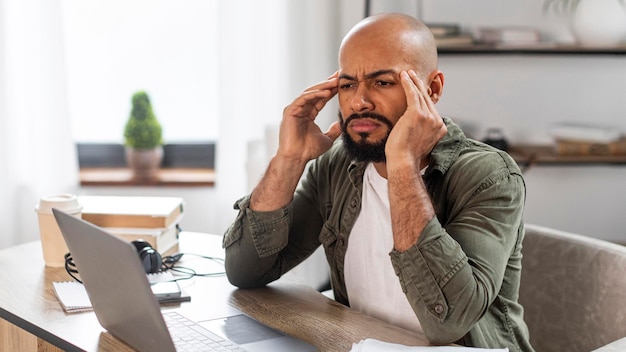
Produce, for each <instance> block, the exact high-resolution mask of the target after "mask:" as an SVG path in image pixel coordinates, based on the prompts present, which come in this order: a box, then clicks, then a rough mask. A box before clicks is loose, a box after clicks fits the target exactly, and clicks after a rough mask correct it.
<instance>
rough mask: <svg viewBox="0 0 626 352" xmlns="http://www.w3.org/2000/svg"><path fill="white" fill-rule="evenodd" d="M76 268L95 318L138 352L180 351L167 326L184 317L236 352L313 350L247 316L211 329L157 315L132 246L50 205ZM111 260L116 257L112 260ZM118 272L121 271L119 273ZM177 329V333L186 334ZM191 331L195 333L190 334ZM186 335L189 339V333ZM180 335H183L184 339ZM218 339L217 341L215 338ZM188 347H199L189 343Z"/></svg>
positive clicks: (224, 320) (207, 337) (157, 308)
mask: <svg viewBox="0 0 626 352" xmlns="http://www.w3.org/2000/svg"><path fill="white" fill-rule="evenodd" d="M52 212H53V213H54V217H55V219H56V221H57V223H58V225H59V228H60V229H61V233H62V234H63V237H64V238H65V242H66V244H67V246H68V248H69V250H70V253H72V257H73V258H74V262H75V263H76V267H77V269H78V270H79V272H80V276H81V280H82V281H83V284H84V286H85V289H86V291H87V294H88V296H89V300H90V301H91V304H92V307H93V310H94V312H95V314H96V317H97V319H98V321H99V323H100V325H102V327H104V328H105V329H106V330H107V331H108V332H109V333H111V334H112V335H114V336H115V337H117V338H119V339H120V340H122V341H124V342H126V343H127V344H128V345H130V346H132V347H133V348H135V349H136V350H138V351H150V352H152V351H181V350H183V347H182V345H180V346H179V341H182V340H183V339H181V338H179V337H178V336H177V334H178V333H179V332H178V331H176V332H174V331H173V329H171V328H170V329H168V324H174V323H175V322H177V321H181V320H182V321H183V325H184V324H192V325H191V327H189V326H187V328H188V329H185V330H188V331H189V330H193V332H195V335H201V336H200V337H201V338H202V339H205V340H208V341H207V345H209V344H214V343H218V344H229V343H232V344H235V345H238V346H239V347H240V349H239V350H241V351H251V352H255V351H259V352H261V351H268V352H269V351H272V352H273V351H294V352H296V351H316V350H317V349H316V348H315V346H313V345H311V344H309V343H306V342H304V341H301V340H299V339H296V338H293V337H291V336H288V335H285V334H282V333H280V332H278V331H276V330H273V329H271V328H269V327H268V326H265V325H263V324H261V323H259V322H258V321H256V320H254V319H252V318H250V317H248V316H246V315H245V314H243V313H242V312H240V311H237V310H236V309H232V311H233V312H234V314H233V315H232V316H229V317H226V318H220V319H217V320H215V321H214V324H207V321H203V322H202V323H203V324H202V325H203V326H213V327H214V329H213V331H208V330H207V329H205V328H204V327H202V326H201V325H200V324H198V323H199V321H189V319H188V318H187V317H185V316H184V314H182V313H178V312H176V311H168V312H167V314H165V315H166V318H167V320H168V323H166V319H165V318H164V315H163V314H162V313H161V309H160V306H159V303H158V301H157V299H156V298H155V296H154V294H153V292H152V290H151V288H150V283H149V282H148V279H147V277H146V274H145V271H144V268H143V266H142V264H141V262H140V259H139V256H138V255H137V250H136V249H135V247H134V246H133V245H132V244H131V243H130V242H127V241H124V240H122V239H120V238H118V237H116V236H115V235H112V234H110V233H108V232H106V231H104V230H103V229H101V228H99V227H97V226H95V225H93V224H91V223H89V222H87V221H84V220H82V219H79V218H76V217H74V216H72V215H69V214H66V213H64V212H62V211H60V210H57V209H52ZM112 258H115V259H114V260H113V259H112ZM122 273H123V274H122ZM188 331H181V332H180V333H186V334H187V333H189V332H188ZM195 335H194V336H195ZM189 338H190V337H189ZM184 339H188V338H187V337H186V338H184ZM220 340H221V341H220ZM190 350H199V348H194V347H192V348H191V349H190Z"/></svg>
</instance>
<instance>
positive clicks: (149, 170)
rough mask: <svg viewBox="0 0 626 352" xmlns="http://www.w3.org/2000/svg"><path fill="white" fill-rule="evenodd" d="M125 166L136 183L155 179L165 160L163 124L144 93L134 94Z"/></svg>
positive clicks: (128, 126) (126, 132)
mask: <svg viewBox="0 0 626 352" xmlns="http://www.w3.org/2000/svg"><path fill="white" fill-rule="evenodd" d="M124 145H125V147H126V162H127V163H128V166H129V167H130V168H131V170H133V174H134V176H135V178H137V179H143V180H149V179H154V178H156V175H157V173H158V170H159V168H160V167H161V161H162V160H163V138H162V129H161V124H160V123H159V121H158V120H157V118H156V116H155V115H154V112H153V111H152V104H151V103H150V98H149V97H148V94H147V93H146V92H145V91H139V92H136V93H135V94H133V97H132V109H131V112H130V117H129V118H128V121H127V122H126V126H125V127H124Z"/></svg>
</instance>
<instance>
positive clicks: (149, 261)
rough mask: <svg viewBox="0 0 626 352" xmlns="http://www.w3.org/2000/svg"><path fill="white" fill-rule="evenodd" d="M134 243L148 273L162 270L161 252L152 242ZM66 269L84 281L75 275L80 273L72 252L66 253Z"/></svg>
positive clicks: (71, 274) (76, 278)
mask: <svg viewBox="0 0 626 352" xmlns="http://www.w3.org/2000/svg"><path fill="white" fill-rule="evenodd" d="M132 243H133V245H135V249H137V254H139V259H140V260H141V264H142V265H143V269H144V270H145V271H146V274H154V273H158V272H159V271H161V268H162V267H163V260H162V258H161V254H159V252H157V251H156V250H155V249H154V248H152V246H151V245H150V243H148V242H146V241H144V240H135V241H133V242H132ZM181 256H182V255H181ZM178 259H180V256H179V257H178V258H177V259H176V260H170V261H171V263H172V264H173V263H175V262H176V261H178ZM65 270H66V271H67V273H68V274H69V275H70V276H71V277H72V278H74V280H76V281H78V282H80V283H82V281H81V280H80V279H78V277H77V276H76V275H74V274H78V269H77V268H76V264H74V259H73V258H72V254H71V253H66V254H65Z"/></svg>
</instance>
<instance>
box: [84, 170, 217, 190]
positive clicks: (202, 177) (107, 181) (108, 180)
mask: <svg viewBox="0 0 626 352" xmlns="http://www.w3.org/2000/svg"><path fill="white" fill-rule="evenodd" d="M80 185H81V186H125V187H136V186H158V187H163V186H164V187H181V186H182V187H213V186H215V172H214V170H213V169H196V168H162V169H161V170H159V175H158V176H157V178H156V179H154V180H149V181H145V180H136V179H134V178H133V174H132V172H131V170H130V169H128V168H81V169H80Z"/></svg>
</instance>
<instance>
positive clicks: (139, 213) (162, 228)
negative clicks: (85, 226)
mask: <svg viewBox="0 0 626 352" xmlns="http://www.w3.org/2000/svg"><path fill="white" fill-rule="evenodd" d="M53 208H54V209H58V210H62V211H63V212H65V213H68V214H70V215H72V216H75V217H77V218H82V219H83V220H85V221H87V222H90V223H92V224H94V225H96V226H99V227H102V228H103V229H104V230H105V231H107V232H109V233H111V234H114V235H116V236H119V237H121V238H123V239H125V240H127V241H129V242H132V241H136V240H143V241H146V242H147V243H148V244H150V246H151V247H152V248H154V249H155V250H156V251H158V252H159V253H163V252H166V251H167V250H169V249H171V248H172V247H174V246H175V245H176V244H177V243H178V235H179V234H180V231H181V229H180V221H181V220H182V218H183V216H184V201H183V199H182V198H179V197H156V196H151V197H147V196H91V195H83V196H76V195H73V194H52V195H46V196H43V197H42V198H41V199H40V201H39V202H38V203H37V204H36V205H35V211H36V213H37V217H38V223H39V231H40V237H41V245H42V250H43V256H44V261H45V264H46V266H48V267H63V266H64V265H65V255H66V253H67V252H68V251H69V250H68V248H67V246H66V245H65V240H64V239H63V236H62V235H61V231H60V230H59V227H58V226H57V223H56V221H55V219H54V217H53V216H52V209H53Z"/></svg>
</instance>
